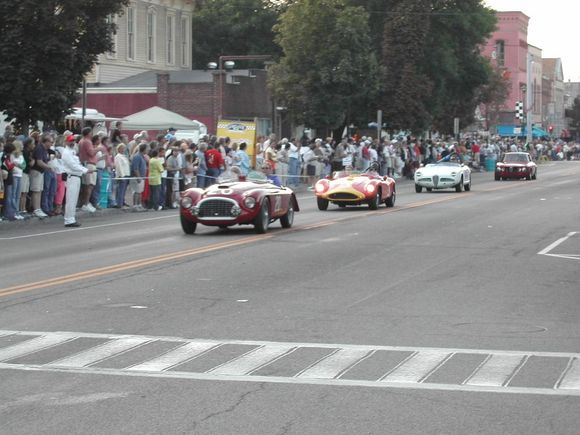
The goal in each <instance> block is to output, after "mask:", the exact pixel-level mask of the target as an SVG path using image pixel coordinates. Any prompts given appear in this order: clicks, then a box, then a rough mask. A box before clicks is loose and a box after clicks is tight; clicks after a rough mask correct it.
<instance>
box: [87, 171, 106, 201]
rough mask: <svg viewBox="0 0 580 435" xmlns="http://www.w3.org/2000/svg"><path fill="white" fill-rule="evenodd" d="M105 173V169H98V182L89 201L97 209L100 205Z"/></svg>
mask: <svg viewBox="0 0 580 435" xmlns="http://www.w3.org/2000/svg"><path fill="white" fill-rule="evenodd" d="M103 171H104V169H97V182H96V184H95V187H93V192H92V193H91V199H90V201H89V202H90V203H91V204H93V205H94V206H95V207H96V206H97V205H99V202H100V198H101V180H102V179H103Z"/></svg>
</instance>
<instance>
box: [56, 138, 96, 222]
mask: <svg viewBox="0 0 580 435" xmlns="http://www.w3.org/2000/svg"><path fill="white" fill-rule="evenodd" d="M64 142H65V148H64V150H63V151H62V157H61V160H62V165H63V168H64V171H65V173H66V174H67V180H66V205H65V208H64V226H65V227H80V226H81V224H79V223H78V222H77V220H76V210H77V202H78V200H79V193H80V190H81V178H82V176H83V175H84V174H87V173H89V172H93V171H94V169H87V168H86V167H85V166H83V165H82V164H81V161H80V160H79V158H78V156H77V155H76V152H75V145H76V143H75V137H74V136H73V135H72V134H71V135H69V136H67V137H66V138H65V141H64Z"/></svg>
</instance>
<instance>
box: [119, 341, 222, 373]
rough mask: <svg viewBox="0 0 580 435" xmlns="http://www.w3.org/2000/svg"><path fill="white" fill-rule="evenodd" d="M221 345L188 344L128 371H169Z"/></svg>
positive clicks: (210, 343) (208, 343)
mask: <svg viewBox="0 0 580 435" xmlns="http://www.w3.org/2000/svg"><path fill="white" fill-rule="evenodd" d="M219 345H220V344H219V343H212V342H207V343H195V342H194V343H186V344H184V345H182V346H179V347H177V348H176V349H173V350H170V351H169V352H167V353H165V354H163V355H160V356H158V357H156V358H153V359H150V360H149V361H145V362H143V363H141V364H137V365H134V366H131V367H128V368H127V370H133V371H145V372H147V371H150V372H162V371H165V370H169V369H170V368H172V367H175V366H178V365H180V364H183V363H186V362H187V361H189V360H191V359H193V358H195V357H198V356H200V355H203V354H204V353H205V352H207V351H209V350H211V349H214V348H215V347H217V346H219Z"/></svg>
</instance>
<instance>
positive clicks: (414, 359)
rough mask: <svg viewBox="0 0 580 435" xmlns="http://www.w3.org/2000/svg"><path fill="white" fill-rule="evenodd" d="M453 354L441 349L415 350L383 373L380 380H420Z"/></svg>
mask: <svg viewBox="0 0 580 435" xmlns="http://www.w3.org/2000/svg"><path fill="white" fill-rule="evenodd" d="M452 355H453V354H452V353H449V352H441V351H431V352H427V351H421V352H416V353H414V354H413V355H411V356H410V357H409V358H407V359H406V360H405V361H403V362H402V363H401V364H399V365H398V366H397V367H395V368H394V369H393V370H391V371H390V372H388V373H387V374H386V375H384V376H383V377H382V378H381V379H380V381H382V382H415V383H417V382H422V381H424V380H425V379H426V378H427V377H429V375H431V374H432V373H433V372H434V371H435V370H437V369H438V368H439V367H440V366H441V365H442V364H444V363H445V361H447V360H448V359H449V358H450V357H451V356H452Z"/></svg>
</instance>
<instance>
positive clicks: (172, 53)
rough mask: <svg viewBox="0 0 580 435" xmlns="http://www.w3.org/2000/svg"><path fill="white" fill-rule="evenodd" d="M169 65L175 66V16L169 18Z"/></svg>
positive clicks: (167, 38) (167, 39)
mask: <svg viewBox="0 0 580 435" xmlns="http://www.w3.org/2000/svg"><path fill="white" fill-rule="evenodd" d="M166 32H167V36H166V41H167V49H166V50H167V64H168V65H173V64H175V17H174V16H173V15H168V16H167V28H166Z"/></svg>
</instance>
